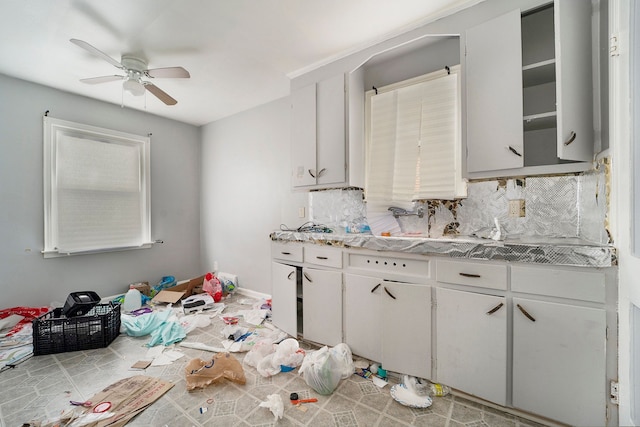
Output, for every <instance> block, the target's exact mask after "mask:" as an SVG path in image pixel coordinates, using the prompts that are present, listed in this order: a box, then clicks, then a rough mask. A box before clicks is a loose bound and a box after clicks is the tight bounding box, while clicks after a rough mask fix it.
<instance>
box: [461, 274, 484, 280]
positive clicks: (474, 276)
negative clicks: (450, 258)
mask: <svg viewBox="0 0 640 427" xmlns="http://www.w3.org/2000/svg"><path fill="white" fill-rule="evenodd" d="M458 274H459V275H461V276H462V277H473V278H474V279H477V278H479V277H480V275H479V274H471V273H458Z"/></svg>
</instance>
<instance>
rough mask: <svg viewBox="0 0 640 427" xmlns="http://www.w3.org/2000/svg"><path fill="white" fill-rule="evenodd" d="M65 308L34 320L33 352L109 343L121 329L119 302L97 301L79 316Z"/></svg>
mask: <svg viewBox="0 0 640 427" xmlns="http://www.w3.org/2000/svg"><path fill="white" fill-rule="evenodd" d="M62 310H63V309H62V307H60V308H56V309H54V310H53V311H50V312H48V313H46V314H43V315H42V316H40V317H38V318H37V319H35V320H34V321H33V354H34V355H36V356H38V355H42V354H53V353H64V352H67V351H77V350H89V349H93V348H103V347H107V346H108V345H109V344H111V342H112V341H113V340H114V339H116V337H117V336H118V334H119V333H120V304H114V303H110V304H97V305H96V306H95V307H93V308H92V309H91V310H90V311H89V312H88V313H87V314H85V315H84V316H78V317H66V316H64V315H63V314H62Z"/></svg>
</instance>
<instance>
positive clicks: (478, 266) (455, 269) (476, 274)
mask: <svg viewBox="0 0 640 427" xmlns="http://www.w3.org/2000/svg"><path fill="white" fill-rule="evenodd" d="M436 266H437V267H436V280H437V281H438V282H445V283H455V284H458V285H470V286H478V287H481V288H491V289H502V290H506V289H507V266H506V265H500V264H484V263H477V262H466V261H444V260H438V261H437V264H436Z"/></svg>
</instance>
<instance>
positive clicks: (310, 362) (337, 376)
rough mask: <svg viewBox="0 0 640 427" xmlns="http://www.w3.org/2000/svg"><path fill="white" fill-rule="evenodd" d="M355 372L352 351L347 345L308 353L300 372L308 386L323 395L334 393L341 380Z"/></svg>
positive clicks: (323, 348) (325, 347)
mask: <svg viewBox="0 0 640 427" xmlns="http://www.w3.org/2000/svg"><path fill="white" fill-rule="evenodd" d="M353 372H354V366H353V360H352V359H351V349H349V347H348V346H347V345H346V344H338V345H337V346H336V347H334V348H333V349H329V348H328V347H327V346H324V347H322V348H321V349H319V350H316V351H314V352H311V353H307V355H306V356H305V358H304V360H303V361H302V366H301V367H300V370H299V373H300V374H303V377H304V381H305V382H306V383H307V385H308V386H309V387H311V388H312V389H314V390H315V391H316V392H318V393H319V394H322V395H328V394H331V393H333V391H334V390H335V389H336V388H337V387H338V384H339V383H340V380H341V379H343V378H346V377H348V376H349V375H351V374H352V373H353Z"/></svg>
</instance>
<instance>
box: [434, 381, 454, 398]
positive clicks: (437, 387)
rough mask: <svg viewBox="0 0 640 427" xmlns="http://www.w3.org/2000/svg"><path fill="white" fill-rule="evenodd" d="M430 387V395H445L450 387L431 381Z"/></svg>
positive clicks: (449, 390)
mask: <svg viewBox="0 0 640 427" xmlns="http://www.w3.org/2000/svg"><path fill="white" fill-rule="evenodd" d="M430 388H431V390H430V391H431V395H432V396H436V397H442V396H446V395H447V394H449V393H450V392H451V388H449V387H448V386H446V385H444V384H439V383H431V386H430Z"/></svg>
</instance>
